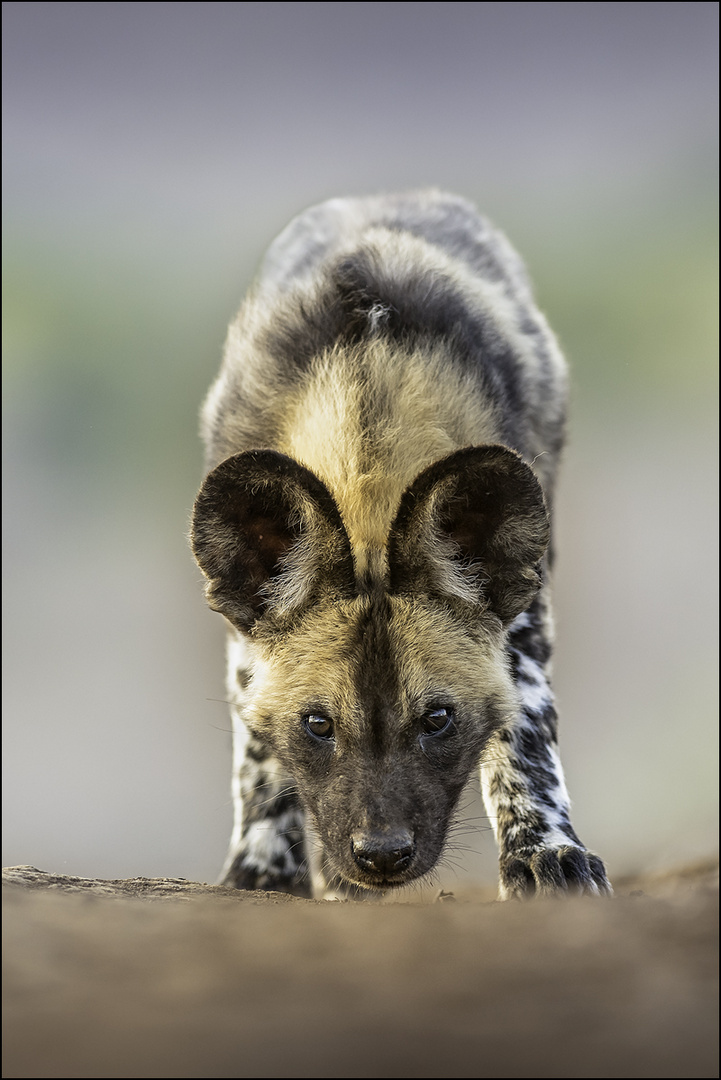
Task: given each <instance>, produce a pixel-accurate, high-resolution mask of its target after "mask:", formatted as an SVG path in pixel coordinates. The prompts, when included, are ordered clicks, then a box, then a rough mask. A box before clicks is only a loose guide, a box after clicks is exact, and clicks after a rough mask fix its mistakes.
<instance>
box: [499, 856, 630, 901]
mask: <svg viewBox="0 0 721 1080" xmlns="http://www.w3.org/2000/svg"><path fill="white" fill-rule="evenodd" d="M574 893H575V894H576V895H582V894H583V895H586V896H611V895H613V889H612V888H611V883H610V881H609V880H608V878H607V876H606V868H605V867H604V865H603V863H602V862H601V860H600V859H599V857H598V855H593V854H592V853H591V852H590V851H586V849H585V848H582V847H576V846H575V845H573V844H567V845H565V846H562V847H556V846H549V847H534V848H524V849H522V850H520V851H513V852H508V853H507V854H505V855H503V856H502V857H501V861H500V887H499V899H501V900H527V899H529V898H530V897H532V896H559V895H564V894H566V895H568V894H574Z"/></svg>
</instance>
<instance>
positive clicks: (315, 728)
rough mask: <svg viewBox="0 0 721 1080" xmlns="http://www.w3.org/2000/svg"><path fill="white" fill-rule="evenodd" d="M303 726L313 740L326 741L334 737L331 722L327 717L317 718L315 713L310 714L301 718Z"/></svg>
mask: <svg viewBox="0 0 721 1080" xmlns="http://www.w3.org/2000/svg"><path fill="white" fill-rule="evenodd" d="M303 726H304V727H305V730H306V731H307V732H308V734H309V735H312V736H313V738H314V739H323V740H328V739H332V738H333V737H334V734H335V732H334V728H333V721H332V720H329V719H328V717H327V716H318V714H317V713H311V714H310V715H309V716H304V717H303Z"/></svg>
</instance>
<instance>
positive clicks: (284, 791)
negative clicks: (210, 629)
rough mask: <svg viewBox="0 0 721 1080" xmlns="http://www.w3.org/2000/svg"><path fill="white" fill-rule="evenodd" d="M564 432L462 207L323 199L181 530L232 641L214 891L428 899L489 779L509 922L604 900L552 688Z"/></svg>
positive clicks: (553, 352) (524, 303) (260, 305)
mask: <svg viewBox="0 0 721 1080" xmlns="http://www.w3.org/2000/svg"><path fill="white" fill-rule="evenodd" d="M565 410H566V371H565V364H564V361H563V359H562V357H561V354H560V352H559V350H558V347H557V345H556V342H555V339H554V337H553V335H552V334H551V332H550V330H549V328H548V326H547V324H546V322H545V320H544V318H543V316H542V315H541V314H540V313H539V311H538V309H537V308H536V306H535V303H534V301H533V298H532V295H531V291H530V287H529V284H528V281H527V279H526V275H525V271H524V268H523V266H522V264H521V262H520V260H519V258H518V256H517V255H516V254H515V252H514V251H513V250H512V249H511V247H510V246H509V244H508V242H507V241H506V240H505V238H504V237H503V236H502V235H501V234H500V233H498V232H497V231H496V230H494V229H493V228H492V227H491V226H490V225H489V224H488V223H487V222H486V221H485V220H484V219H483V218H481V217H479V216H478V214H477V213H476V211H475V210H474V209H473V207H471V206H470V205H469V204H468V203H467V202H465V201H464V200H462V199H459V198H456V197H454V196H451V195H447V194H444V193H440V192H435V191H430V192H420V193H410V194H406V195H399V196H383V197H375V198H369V199H338V200H332V201H330V202H328V203H324V204H323V205H321V206H318V207H314V208H313V209H311V210H308V211H306V212H305V213H303V214H301V215H300V216H299V217H298V218H296V219H295V221H293V222H292V223H291V225H290V226H288V228H287V229H286V230H285V232H283V233H282V234H281V236H280V237H279V238H278V239H277V240H276V241H275V242H274V244H273V245H272V246H271V248H270V250H269V252H268V254H267V256H266V259H265V262H264V264H263V267H262V269H261V272H260V275H259V278H258V281H257V283H256V285H255V287H254V289H253V290H252V292H251V294H250V296H249V298H248V299H247V300H246V302H245V304H244V306H243V307H242V308H241V311H240V314H239V316H238V318H237V320H236V321H235V322H234V323H233V324H231V327H230V330H229V335H228V342H227V345H226V352H225V358H224V362H223V367H222V369H221V373H220V376H219V378H218V380H217V381H216V383H215V384H214V386H213V387H212V389H211V391H210V394H209V396H208V399H207V401H206V404H205V407H204V412H203V434H204V438H205V442H206V446H207V450H208V469H209V474H208V477H207V478H206V481H205V483H204V485H203V488H202V489H201V493H200V495H199V497H198V501H197V503H196V508H195V512H194V524H193V546H194V551H195V553H196V557H197V559H198V562H199V564H200V566H201V568H202V569H203V571H204V573H205V575H206V577H207V579H208V599H209V602H210V604H211V606H212V607H214V608H215V609H216V610H219V611H221V612H222V614H223V615H224V616H225V617H226V619H227V621H228V628H229V638H228V693H229V695H230V698H231V701H232V702H234V705H233V707H232V715H233V726H234V762H233V794H234V802H235V825H234V830H233V835H232V839H231V844H230V849H229V852H228V858H227V861H226V864H225V866H224V868H223V873H222V877H221V880H222V881H223V882H225V883H226V884H231V885H234V886H236V887H238V888H263V889H278V890H283V891H289V892H294V893H297V894H299V895H310V894H311V891H312V889H313V886H314V885H315V887H316V889H320V890H324V889H326V888H327V887H329V886H330V887H338V888H340V889H341V891H342V890H345V891H346V892H347V891H350V892H357V893H360V894H362V893H363V892H365V891H367V890H376V891H377V890H383V889H387V888H392V887H394V886H397V885H402V884H405V883H407V882H408V881H411V880H413V879H414V878H417V877H419V876H423V875H424V874H427V873H429V872H431V871H432V869H433V867H434V866H435V865H436V863H437V861H438V859H439V858H440V857H441V856H442V852H443V848H444V844H445V842H446V836H447V829H448V826H449V823H450V821H451V820H452V817H453V813H454V811H455V809H456V806H457V802H458V798H459V796H460V793H461V791H462V789H463V786H464V785H465V783H466V781H467V780H468V777H469V775H470V773H471V771H472V770H473V769H475V768H477V767H478V765H479V764H480V769H481V780H482V788H483V795H484V800H485V802H486V806H487V810H488V813H489V816H490V818H491V821H492V822H493V824H494V828H495V832H496V837H497V841H498V846H499V850H500V882H501V885H500V895H501V897H503V898H508V897H520V896H524V895H529V894H533V893H537V894H541V895H543V894H547V893H553V892H556V891H559V890H568V889H571V890H576V891H580V892H585V893H589V894H598V893H608V892H610V886H609V884H608V881H607V878H606V875H605V871H604V867H603V864H602V862H601V860H600V859H599V858H598V857H597V856H595V855H592V854H591V853H589V852H588V851H587V850H586V848H585V847H584V846H583V844H582V843H581V842H580V840H579V839H578V837H577V836H576V834H575V832H574V830H573V827H572V825H571V821H570V816H569V798H568V794H567V791H566V787H565V783H564V778H563V771H562V768H561V763H560V758H559V755H558V747H557V730H556V728H557V720H556V710H555V704H554V698H553V693H552V690H551V685H550V659H551V650H552V639H553V631H552V617H551V611H550V595H549V594H550V582H549V575H550V558H549V555H548V553H547V551H546V548H547V544H548V537H549V530H548V515H549V514H550V511H551V508H552V501H553V486H554V477H555V473H556V468H557V464H558V457H559V453H560V450H561V447H562V443H563V429H564V420H565ZM544 552H545V554H544ZM539 586H540V589H539Z"/></svg>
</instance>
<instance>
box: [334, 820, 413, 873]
mask: <svg viewBox="0 0 721 1080" xmlns="http://www.w3.org/2000/svg"><path fill="white" fill-rule="evenodd" d="M350 846H351V851H352V852H353V858H354V859H355V861H356V863H357V864H358V866H360V868H361V870H365V872H366V873H367V874H377V875H378V876H379V877H393V876H394V875H396V874H400V873H401V872H402V871H403V870H407V869H408V867H409V866H410V865H411V863H412V862H413V856H414V854H415V850H416V845H415V843H414V841H413V837H412V836H411V834H410V833H409V832H408V830H407V829H397V830H387V831H383V832H382V831H380V830H376V831H373V832H357V833H353V835H352V836H351V838H350Z"/></svg>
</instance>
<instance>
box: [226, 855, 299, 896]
mask: <svg viewBox="0 0 721 1080" xmlns="http://www.w3.org/2000/svg"><path fill="white" fill-rule="evenodd" d="M216 884H218V885H225V887H226V888H229V889H244V890H245V889H248V890H251V891H253V890H260V891H262V892H280V893H289V894H290V895H291V896H303V897H306V898H309V897H310V896H311V895H312V892H311V885H310V879H309V878H308V875H307V874H305V873H304V872H303V871H302V870H301V871H300V872H299V873H297V874H295V875H293V876H291V875H289V874H283V873H274V872H273V871H272V870H265V871H263V870H259V869H257V868H256V867H252V866H247V865H245V864H244V862H243V856H242V855H238V856H236V858H235V859H234V860H233V862H232V863H231V864H230V866H229V867H227V868H225V869H224V870H223V873H222V874H221V875H220V877H219V879H218V881H217V882H216Z"/></svg>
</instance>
